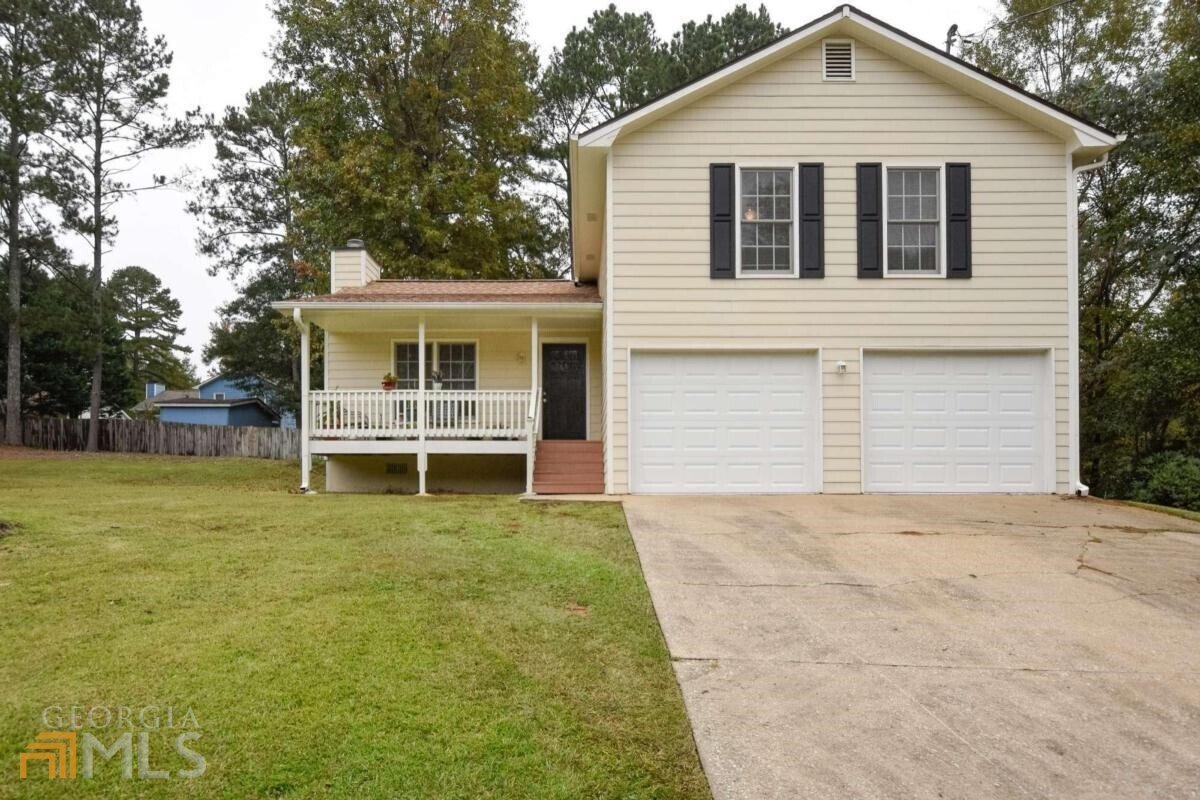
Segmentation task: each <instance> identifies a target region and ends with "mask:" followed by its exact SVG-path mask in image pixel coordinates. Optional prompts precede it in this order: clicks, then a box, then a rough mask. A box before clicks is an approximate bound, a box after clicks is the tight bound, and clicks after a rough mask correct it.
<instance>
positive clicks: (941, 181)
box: [880, 160, 946, 279]
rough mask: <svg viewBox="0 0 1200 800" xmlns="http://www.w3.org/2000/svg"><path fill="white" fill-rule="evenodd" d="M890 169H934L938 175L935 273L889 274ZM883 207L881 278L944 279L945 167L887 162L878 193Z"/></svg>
mask: <svg viewBox="0 0 1200 800" xmlns="http://www.w3.org/2000/svg"><path fill="white" fill-rule="evenodd" d="M892 169H936V170H937V173H938V198H937V201H938V244H937V260H938V269H937V272H890V271H889V267H888V191H887V187H888V172H890V171H891V170H892ZM880 194H881V197H880V201H881V204H882V206H883V209H882V214H881V216H882V218H883V237H882V238H883V277H885V278H903V279H910V278H916V279H921V278H944V277H946V165H945V164H930V163H929V162H928V161H922V160H918V161H888V162H885V163H884V165H883V186H882V191H881V192H880Z"/></svg>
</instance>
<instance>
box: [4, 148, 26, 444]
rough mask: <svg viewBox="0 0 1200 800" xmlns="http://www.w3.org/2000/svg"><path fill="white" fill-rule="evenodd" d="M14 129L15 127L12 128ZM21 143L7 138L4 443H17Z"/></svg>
mask: <svg viewBox="0 0 1200 800" xmlns="http://www.w3.org/2000/svg"><path fill="white" fill-rule="evenodd" d="M13 127H14V128H15V126H13ZM20 148H21V141H20V138H19V137H18V136H17V133H16V131H15V130H12V131H10V132H9V136H8V156H9V162H8V163H9V170H8V176H7V179H8V219H7V228H8V232H7V235H8V314H9V317H8V363H7V370H6V371H7V373H8V374H7V376H6V381H5V393H6V394H5V398H6V404H5V409H4V416H5V425H4V443H5V444H13V445H19V444H21V277H22V276H21V271H22V269H23V264H22V253H21V245H20V242H21V170H20V166H19V164H20V161H19V159H18V157H19V155H20Z"/></svg>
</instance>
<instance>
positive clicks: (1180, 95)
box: [966, 0, 1200, 496]
mask: <svg viewBox="0 0 1200 800" xmlns="http://www.w3.org/2000/svg"><path fill="white" fill-rule="evenodd" d="M1002 7H1003V13H1002V15H1001V17H1000V18H999V19H998V20H996V21H995V23H994V26H995V27H994V28H993V33H992V34H991V35H990V36H988V37H987V38H986V39H985V40H984V41H983V42H981V43H977V44H975V45H973V46H972V47H970V48H969V49H968V50H967V52H966V55H967V56H969V57H971V58H974V59H975V60H977V61H978V62H979V63H980V64H981V65H983V66H985V67H987V68H990V69H993V70H999V71H1001V72H1003V73H1005V74H1007V75H1008V76H1010V77H1012V78H1014V79H1016V80H1018V81H1022V82H1024V83H1025V84H1026V85H1028V86H1030V87H1031V88H1033V89H1035V90H1037V91H1039V92H1041V93H1042V94H1044V95H1047V96H1049V97H1050V98H1052V99H1054V100H1055V101H1056V102H1058V103H1060V104H1062V105H1064V106H1066V107H1067V108H1070V109H1072V110H1074V111H1077V112H1080V113H1083V114H1084V115H1086V116H1088V117H1090V118H1092V119H1095V120H1097V121H1099V122H1100V123H1102V124H1105V125H1107V126H1108V127H1109V128H1111V129H1113V130H1116V131H1118V132H1121V133H1125V134H1127V135H1128V140H1127V141H1126V142H1124V143H1123V144H1121V145H1120V146H1119V147H1118V148H1117V149H1116V150H1114V151H1113V152H1112V154H1111V155H1110V158H1109V164H1108V165H1107V166H1106V167H1105V168H1104V169H1102V170H1098V171H1096V172H1092V173H1088V174H1086V175H1085V177H1084V178H1083V180H1082V182H1081V185H1080V306H1081V309H1080V350H1081V361H1080V369H1081V380H1080V401H1081V405H1082V448H1083V459H1082V460H1083V466H1084V480H1085V482H1086V483H1088V484H1089V485H1090V486H1091V487H1092V489H1093V490H1094V491H1096V492H1097V493H1099V494H1105V495H1110V496H1130V495H1131V493H1132V492H1134V490H1135V484H1136V483H1137V481H1138V480H1139V479H1138V477H1137V476H1139V475H1141V476H1143V477H1144V476H1145V475H1146V471H1145V470H1144V469H1142V462H1143V461H1148V460H1149V459H1151V458H1152V457H1153V456H1155V454H1156V453H1161V452H1165V451H1170V450H1187V451H1190V452H1191V453H1193V454H1195V453H1196V452H1197V451H1196V450H1195V448H1196V446H1197V435H1198V430H1197V427H1196V424H1197V404H1198V403H1200V397H1198V396H1197V393H1196V384H1195V375H1194V372H1195V370H1194V368H1193V367H1192V364H1194V362H1195V360H1196V356H1195V354H1196V352H1197V351H1196V349H1195V347H1196V340H1195V336H1194V334H1191V333H1189V331H1188V329H1187V325H1188V324H1189V320H1190V321H1191V322H1193V323H1194V322H1195V321H1196V317H1195V301H1194V298H1195V296H1196V294H1197V291H1198V290H1200V191H1198V190H1197V187H1200V123H1198V117H1197V113H1196V109H1197V108H1198V107H1200V88H1198V87H1200V50H1198V48H1200V44H1198V42H1200V37H1198V36H1197V35H1196V34H1197V21H1196V9H1195V5H1194V3H1191V2H1185V1H1183V0H1175V2H1172V3H1170V4H1169V5H1168V6H1167V8H1166V9H1165V11H1166V13H1165V15H1164V13H1163V12H1164V9H1163V8H1162V6H1161V4H1159V3H1157V2H1154V1H1153V0H1080V1H1079V2H1075V3H1071V4H1068V5H1064V6H1060V7H1055V8H1052V9H1049V10H1047V11H1043V12H1041V13H1036V12H1037V11H1038V9H1039V8H1041V7H1042V4H1041V3H1040V2H1038V1H1037V0H1005V2H1003V3H1002Z"/></svg>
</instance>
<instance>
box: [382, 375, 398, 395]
mask: <svg viewBox="0 0 1200 800" xmlns="http://www.w3.org/2000/svg"><path fill="white" fill-rule="evenodd" d="M379 385H380V386H381V387H383V390H384V391H385V392H390V391H392V390H393V389H395V388H396V376H395V375H393V374H392V373H390V372H388V373H386V374H385V375H384V376H383V381H382V382H380V384H379Z"/></svg>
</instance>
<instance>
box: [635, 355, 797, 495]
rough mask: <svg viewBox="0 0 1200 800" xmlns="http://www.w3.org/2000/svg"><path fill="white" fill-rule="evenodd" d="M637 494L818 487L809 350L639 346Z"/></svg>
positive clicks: (636, 372)
mask: <svg viewBox="0 0 1200 800" xmlns="http://www.w3.org/2000/svg"><path fill="white" fill-rule="evenodd" d="M630 372H631V376H630V377H631V388H630V425H631V430H630V435H631V441H630V454H631V465H630V466H631V471H632V474H631V476H630V482H631V488H632V491H634V492H644V493H654V494H677V493H712V494H722V493H768V492H815V491H817V490H818V488H819V480H818V465H817V453H818V450H819V448H818V445H817V436H818V435H819V426H818V424H817V421H818V413H817V409H818V408H819V403H820V393H819V385H820V384H819V380H818V370H817V358H816V355H815V354H811V353H635V354H634V356H633V361H632V366H631V369H630Z"/></svg>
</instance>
